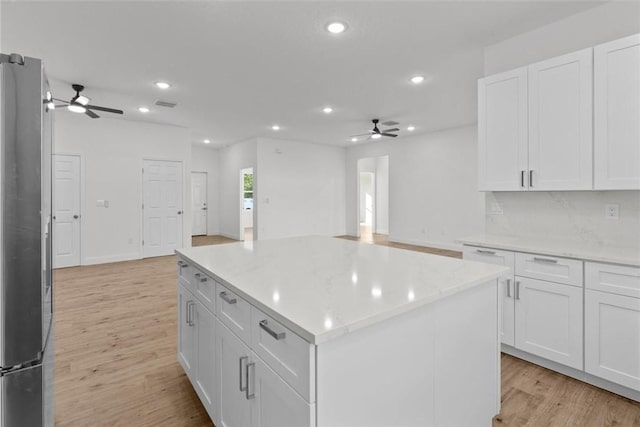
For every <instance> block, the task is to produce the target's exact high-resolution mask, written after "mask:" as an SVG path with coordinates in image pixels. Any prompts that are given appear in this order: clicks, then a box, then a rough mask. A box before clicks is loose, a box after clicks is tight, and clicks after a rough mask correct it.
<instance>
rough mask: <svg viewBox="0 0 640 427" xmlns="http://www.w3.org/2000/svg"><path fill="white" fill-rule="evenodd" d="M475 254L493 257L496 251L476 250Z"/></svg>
mask: <svg viewBox="0 0 640 427" xmlns="http://www.w3.org/2000/svg"><path fill="white" fill-rule="evenodd" d="M476 252H477V253H479V254H485V255H495V254H496V251H487V250H485V249H476Z"/></svg>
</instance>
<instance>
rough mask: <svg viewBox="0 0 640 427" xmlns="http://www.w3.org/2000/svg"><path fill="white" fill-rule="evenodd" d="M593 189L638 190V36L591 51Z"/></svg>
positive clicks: (639, 72) (639, 179)
mask: <svg viewBox="0 0 640 427" xmlns="http://www.w3.org/2000/svg"><path fill="white" fill-rule="evenodd" d="M594 67H595V83H594V89H595V93H594V97H595V102H594V108H595V123H594V132H595V135H594V136H595V144H594V155H595V158H594V178H595V179H594V187H595V189H596V190H639V189H640V34H636V35H633V36H630V37H625V38H623V39H620V40H616V41H612V42H609V43H605V44H601V45H599V46H596V47H595V49H594Z"/></svg>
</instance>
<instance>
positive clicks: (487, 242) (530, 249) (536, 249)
mask: <svg viewBox="0 0 640 427" xmlns="http://www.w3.org/2000/svg"><path fill="white" fill-rule="evenodd" d="M495 238H496V239H501V238H507V237H505V236H495ZM456 242H457V243H461V244H463V245H468V246H481V247H487V248H492V249H502V250H509V251H517V252H525V253H534V254H536V253H537V254H546V255H552V256H558V257H563V258H573V259H578V260H584V261H589V262H602V263H608V264H617V265H623V266H631V267H640V259H634V258H633V257H632V256H631V257H620V256H615V255H611V256H609V255H606V254H603V255H597V254H593V253H588V252H580V251H573V250H563V249H554V248H552V247H551V246H549V247H542V246H538V245H531V246H529V245H526V244H518V243H509V242H499V241H496V240H493V239H492V236H487V238H482V237H476V236H471V237H465V238H459V239H456ZM552 244H553V243H552ZM620 249H621V250H625V248H620ZM629 250H633V248H630V249H629ZM605 251H606V250H605Z"/></svg>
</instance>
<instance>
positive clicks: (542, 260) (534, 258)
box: [533, 257, 558, 264]
mask: <svg viewBox="0 0 640 427" xmlns="http://www.w3.org/2000/svg"><path fill="white" fill-rule="evenodd" d="M533 260H534V261H535V262H546V263H547V264H557V263H558V260H557V259H548V258H538V257H533Z"/></svg>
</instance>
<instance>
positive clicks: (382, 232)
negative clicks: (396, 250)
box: [376, 230, 389, 234]
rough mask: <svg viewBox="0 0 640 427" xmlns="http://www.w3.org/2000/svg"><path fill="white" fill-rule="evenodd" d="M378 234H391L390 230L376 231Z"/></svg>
mask: <svg viewBox="0 0 640 427" xmlns="http://www.w3.org/2000/svg"><path fill="white" fill-rule="evenodd" d="M376 234H389V230H376Z"/></svg>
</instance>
